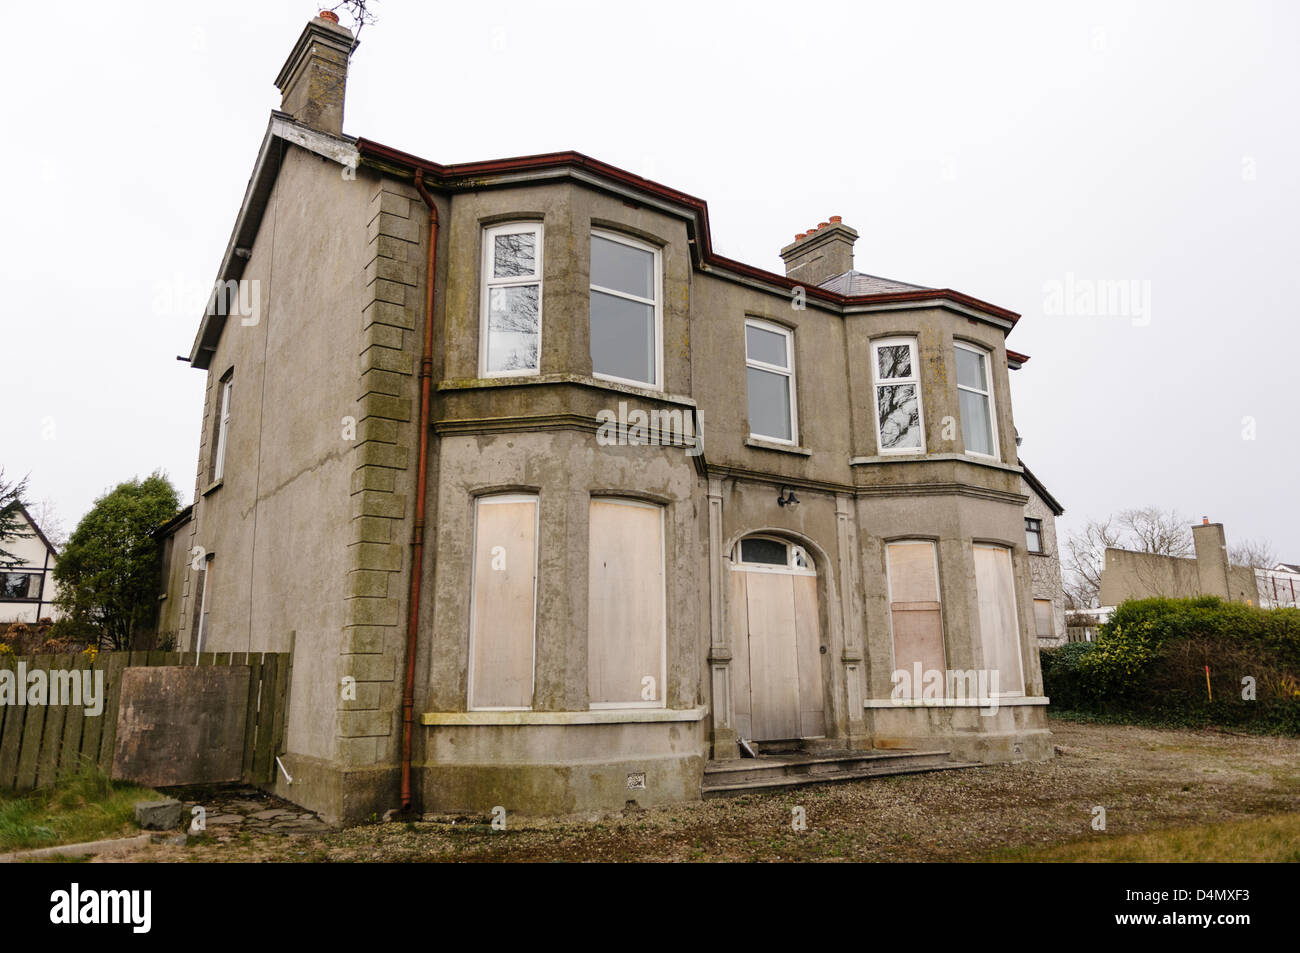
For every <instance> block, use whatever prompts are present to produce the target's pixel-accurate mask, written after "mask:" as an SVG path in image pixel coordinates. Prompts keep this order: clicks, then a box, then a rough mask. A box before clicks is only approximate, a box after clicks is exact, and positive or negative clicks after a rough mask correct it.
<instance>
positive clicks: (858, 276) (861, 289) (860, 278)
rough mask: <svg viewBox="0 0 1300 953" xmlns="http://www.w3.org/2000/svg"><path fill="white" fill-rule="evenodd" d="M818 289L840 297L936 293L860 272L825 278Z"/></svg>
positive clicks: (924, 288)
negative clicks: (920, 292)
mask: <svg viewBox="0 0 1300 953" xmlns="http://www.w3.org/2000/svg"><path fill="white" fill-rule="evenodd" d="M818 287H820V288H825V289H826V290H827V291H834V292H835V293H836V294H842V295H874V294H880V293H882V292H887V291H937V290H938V289H937V288H927V287H926V286H925V285H910V284H908V283H907V282H906V281H895V280H894V279H892V278H880V277H878V276H876V275H868V274H866V273H865V272H861V271H846V272H844V274H842V275H836V276H835V277H834V278H827V279H826V280H825V281H823V282H822V283H821V284H820V285H819V286H818Z"/></svg>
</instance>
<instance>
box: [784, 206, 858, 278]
mask: <svg viewBox="0 0 1300 953" xmlns="http://www.w3.org/2000/svg"><path fill="white" fill-rule="evenodd" d="M857 240H858V233H857V231H856V230H854V229H852V228H849V226H847V225H845V224H844V222H843V220H842V219H841V218H840V217H839V216H838V215H832V216H831V217H830V219H829V220H828V221H825V222H820V223H818V225H817V227H816V228H810V229H808V231H806V232H800V233H799V234H798V235H796V236H795V237H794V241H793V242H791V243H790V244H789V245H786V246H785V247H784V248H782V249H781V257H782V258H783V259H784V260H785V274H786V277H787V278H792V279H794V280H795V281H801V282H803V283H804V284H809V285H819V284H821V283H822V282H823V281H825V280H826V279H827V278H834V277H835V276H836V275H842V274H844V272H846V271H852V270H853V243H854V242H856V241H857Z"/></svg>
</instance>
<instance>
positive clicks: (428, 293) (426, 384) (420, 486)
mask: <svg viewBox="0 0 1300 953" xmlns="http://www.w3.org/2000/svg"><path fill="white" fill-rule="evenodd" d="M415 188H416V189H417V190H418V191H419V193H420V198H422V199H424V204H425V205H427V206H429V257H428V260H427V262H426V267H425V271H424V276H425V278H424V288H425V290H424V347H423V350H422V352H421V354H420V417H419V427H420V455H419V457H418V458H417V460H416V464H415V473H416V484H415V486H416V489H415V526H414V527H413V528H412V530H411V597H410V600H409V608H408V612H407V616H406V681H405V684H404V685H403V687H402V813H406V812H408V811H410V809H411V738H412V736H413V735H414V734H415V645H416V635H417V634H418V632H419V624H420V580H421V578H422V577H423V575H424V573H423V568H424V516H425V506H424V499H425V493H426V491H427V489H428V484H429V400H430V390H431V386H432V383H433V280H434V266H435V265H436V264H437V261H438V252H437V249H438V207H437V206H436V205H434V204H433V196H432V195H430V194H429V190H428V189H426V188H425V187H424V172H423V171H422V170H418V169H417V170H416V173H415Z"/></svg>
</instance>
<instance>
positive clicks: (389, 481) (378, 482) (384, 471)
mask: <svg viewBox="0 0 1300 953" xmlns="http://www.w3.org/2000/svg"><path fill="white" fill-rule="evenodd" d="M396 480H397V471H396V470H390V469H388V468H387V467H368V466H360V467H357V468H356V469H355V470H353V471H352V493H353V494H354V495H355V494H357V493H363V492H365V491H366V490H376V491H379V492H382V493H391V492H392V490H393V487H394V486H395V485H396ZM355 515H360V514H355ZM367 515H368V514H367ZM377 515H385V514H377Z"/></svg>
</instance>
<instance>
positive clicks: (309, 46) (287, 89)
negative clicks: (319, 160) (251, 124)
mask: <svg viewBox="0 0 1300 953" xmlns="http://www.w3.org/2000/svg"><path fill="white" fill-rule="evenodd" d="M356 46H357V41H356V39H355V38H354V37H353V36H352V31H350V30H349V29H347V28H346V27H343V26H339V18H338V16H337V15H336V14H334V13H331V12H330V11H328V10H325V11H323V12H322V13H321V14H320V15H319V16H317V17H315V18H314V19H311V20H308V21H307V26H306V27H304V28H303V31H302V36H300V37H298V42H297V43H295V44H294V47H293V52H292V53H290V54H289V58H288V59H287V60H285V63H284V66H283V67H282V68H281V69H280V75H279V76H277V77H276V78H275V85H276V86H277V87H279V89H280V92H281V94H282V98H281V100H280V109H281V111H282V112H286V113H288V114H289V115H291V116H292V117H293V118H294V119H296V120H297V121H298V122H300V123H302V124H303V125H306V126H310V127H311V128H313V129H317V130H319V131H320V132H325V133H329V134H330V135H331V136H341V135H342V134H343V94H344V92H345V91H346V89H347V83H348V57H350V56H351V55H352V51H353V50H354V49H356Z"/></svg>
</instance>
